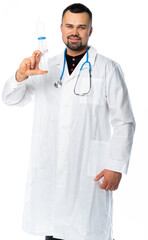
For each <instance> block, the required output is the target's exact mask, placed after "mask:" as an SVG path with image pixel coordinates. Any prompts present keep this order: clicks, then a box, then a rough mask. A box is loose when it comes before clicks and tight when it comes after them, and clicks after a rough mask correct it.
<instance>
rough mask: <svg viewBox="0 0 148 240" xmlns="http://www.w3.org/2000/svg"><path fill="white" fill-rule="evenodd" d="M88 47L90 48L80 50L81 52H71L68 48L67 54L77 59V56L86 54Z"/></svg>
mask: <svg viewBox="0 0 148 240" xmlns="http://www.w3.org/2000/svg"><path fill="white" fill-rule="evenodd" d="M87 47H88V46H86V47H84V48H83V49H82V50H79V51H74V50H71V49H69V48H68V47H67V54H68V55H70V56H73V57H76V56H78V55H81V54H83V53H84V52H86V50H87Z"/></svg>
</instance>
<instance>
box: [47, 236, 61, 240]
mask: <svg viewBox="0 0 148 240" xmlns="http://www.w3.org/2000/svg"><path fill="white" fill-rule="evenodd" d="M45 240H63V239H59V238H53V236H46V237H45Z"/></svg>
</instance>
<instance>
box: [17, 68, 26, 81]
mask: <svg viewBox="0 0 148 240" xmlns="http://www.w3.org/2000/svg"><path fill="white" fill-rule="evenodd" d="M15 78H16V81H17V82H22V81H24V80H26V79H27V78H28V76H27V75H24V74H21V73H20V72H19V71H18V70H17V71H16V74H15Z"/></svg>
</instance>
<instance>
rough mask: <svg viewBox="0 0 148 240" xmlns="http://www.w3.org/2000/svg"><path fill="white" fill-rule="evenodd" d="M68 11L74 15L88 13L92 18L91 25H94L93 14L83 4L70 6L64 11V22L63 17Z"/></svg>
mask: <svg viewBox="0 0 148 240" xmlns="http://www.w3.org/2000/svg"><path fill="white" fill-rule="evenodd" d="M67 11H70V12H72V13H83V12H87V13H88V15H89V17H90V23H91V24H92V12H91V11H90V10H89V9H88V8H87V7H86V6H85V5H83V4H81V3H74V4H72V5H70V6H68V7H67V8H65V10H64V11H63V14H62V20H63V17H64V15H65V13H66V12H67Z"/></svg>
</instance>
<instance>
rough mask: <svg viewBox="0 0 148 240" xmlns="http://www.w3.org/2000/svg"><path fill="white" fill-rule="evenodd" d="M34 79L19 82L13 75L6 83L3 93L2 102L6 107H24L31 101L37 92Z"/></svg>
mask: <svg viewBox="0 0 148 240" xmlns="http://www.w3.org/2000/svg"><path fill="white" fill-rule="evenodd" d="M34 80H35V79H34V78H33V77H29V78H28V79H26V80H24V81H22V82H17V80H16V78H15V74H14V75H12V76H11V77H10V78H9V79H8V80H7V81H6V83H5V85H4V87H3V91H2V100H3V102H4V103H5V104H6V105H18V106H24V105H26V104H27V103H28V102H29V101H30V100H31V97H32V95H33V93H34V91H35V83H34Z"/></svg>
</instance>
